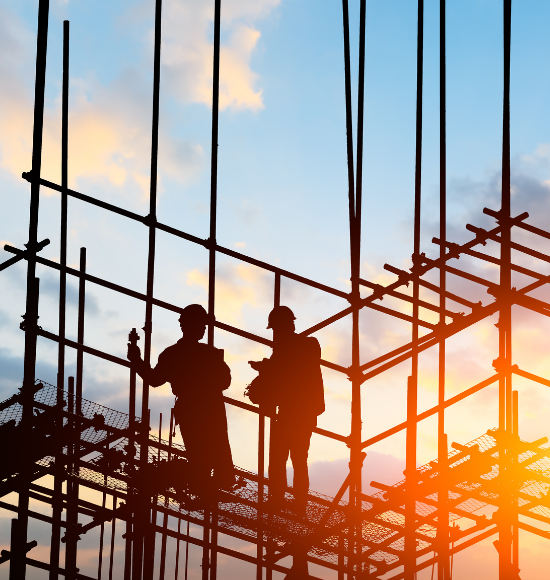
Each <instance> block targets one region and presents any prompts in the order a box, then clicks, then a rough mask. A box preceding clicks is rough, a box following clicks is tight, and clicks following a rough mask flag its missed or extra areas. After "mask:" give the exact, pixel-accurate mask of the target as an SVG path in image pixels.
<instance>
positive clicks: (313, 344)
mask: <svg viewBox="0 0 550 580" xmlns="http://www.w3.org/2000/svg"><path fill="white" fill-rule="evenodd" d="M296 339H297V341H298V343H299V344H300V346H301V347H302V348H304V349H306V350H308V351H312V352H316V353H317V352H318V353H319V354H320V353H321V345H320V344H319V341H318V340H317V339H316V338H315V337H314V336H304V335H303V334H297V335H296Z"/></svg>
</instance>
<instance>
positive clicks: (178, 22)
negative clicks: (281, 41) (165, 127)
mask: <svg viewBox="0 0 550 580" xmlns="http://www.w3.org/2000/svg"><path fill="white" fill-rule="evenodd" d="M279 4H280V0H256V1H254V2H252V1H249V0H232V1H228V2H225V3H224V4H223V6H222V12H221V20H222V27H223V34H222V37H223V38H222V45H221V48H220V109H221V110H224V109H231V110H243V109H250V110H252V111H259V110H261V109H263V108H264V104H263V99H262V90H261V89H258V88H257V87H256V84H257V81H258V75H257V74H256V73H254V72H253V71H252V69H251V65H250V61H251V58H252V53H253V52H254V50H255V48H256V47H257V44H258V40H259V39H260V32H259V31H258V30H256V29H255V28H254V25H253V23H254V21H255V20H258V19H260V18H265V17H266V16H267V15H268V14H269V13H270V12H271V11H272V10H273V9H274V8H275V7H276V6H278V5H279ZM213 20H214V11H213V6H212V5H211V4H207V3H204V2H203V3H201V2H180V1H176V0H170V1H169V2H167V3H166V4H165V8H164V18H163V46H162V62H163V75H164V77H163V78H164V80H165V82H166V84H167V86H168V89H169V90H170V91H171V92H172V93H173V94H175V95H176V96H177V98H178V99H180V100H181V101H183V102H187V103H201V104H206V105H208V106H211V103H212V67H213V64H212V57H213V44H212V42H211V40H210V37H211V32H212V23H213Z"/></svg>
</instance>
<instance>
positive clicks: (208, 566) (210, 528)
mask: <svg viewBox="0 0 550 580" xmlns="http://www.w3.org/2000/svg"><path fill="white" fill-rule="evenodd" d="M220 25H221V0H214V54H213V71H212V143H211V165H210V232H209V234H210V235H209V240H208V242H209V246H208V250H209V251H208V344H209V345H211V346H214V321H215V305H216V300H215V298H216V231H217V217H218V121H219V104H220V33H221V31H220ZM213 501H214V500H213ZM211 507H212V509H211V510H209V509H206V508H205V510H204V526H205V527H204V537H203V542H204V543H203V558H202V578H203V580H208V578H215V577H216V562H215V560H216V558H217V552H216V550H215V549H213V546H215V544H216V542H217V521H216V514H217V509H216V506H215V505H212V506H211Z"/></svg>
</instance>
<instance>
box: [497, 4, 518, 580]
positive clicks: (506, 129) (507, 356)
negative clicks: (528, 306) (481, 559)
mask: <svg viewBox="0 0 550 580" xmlns="http://www.w3.org/2000/svg"><path fill="white" fill-rule="evenodd" d="M511 20H512V0H503V52H504V59H503V61H504V63H503V64H504V70H503V99H502V101H503V102H502V190H501V192H502V193H501V195H502V205H501V210H500V216H499V218H500V219H499V221H500V223H501V225H502V226H503V228H502V234H501V244H500V260H501V265H500V297H499V298H500V319H499V325H498V330H499V362H500V366H501V368H502V369H503V370H504V372H502V374H501V378H500V380H499V432H500V442H501V449H503V453H502V454H499V456H501V459H500V466H499V467H500V477H501V478H503V483H505V484H509V483H510V478H511V467H512V464H511V453H512V450H511V449H510V443H511V435H512V374H511V373H510V372H509V371H510V367H511V365H512V305H511V301H510V298H511V297H510V292H511V286H512V271H511V247H510V242H511V228H510V212H511V207H510V203H511V200H510V46H511ZM506 488H507V485H503V486H502V489H503V492H502V493H501V510H500V516H501V517H500V519H499V523H500V526H499V546H498V553H499V578H501V580H509V579H511V578H512V577H513V576H514V570H513V569H512V566H513V564H512V542H514V543H515V542H516V541H517V538H514V537H513V534H512V520H513V513H512V512H513V511H516V510H513V509H512V498H513V494H512V493H510V491H506ZM516 507H517V506H516Z"/></svg>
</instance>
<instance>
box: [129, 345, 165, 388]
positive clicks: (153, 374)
mask: <svg viewBox="0 0 550 580" xmlns="http://www.w3.org/2000/svg"><path fill="white" fill-rule="evenodd" d="M127 356H128V360H129V361H130V362H131V363H132V369H133V370H134V371H136V373H137V374H138V375H139V376H140V377H141V378H142V379H143V380H144V381H145V382H146V383H148V384H149V386H151V387H160V386H161V385H164V383H166V382H167V377H166V372H165V369H164V365H163V364H162V360H161V357H159V362H158V364H157V366H156V367H155V368H151V367H150V366H149V365H148V364H147V363H146V362H145V361H144V360H143V359H142V358H141V351H140V349H139V346H137V345H133V344H128V355H127Z"/></svg>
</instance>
